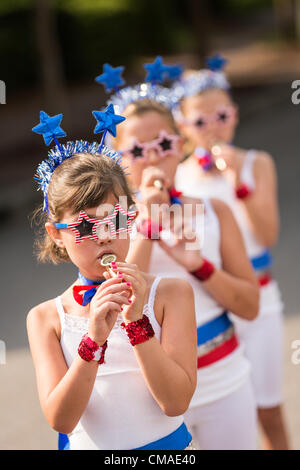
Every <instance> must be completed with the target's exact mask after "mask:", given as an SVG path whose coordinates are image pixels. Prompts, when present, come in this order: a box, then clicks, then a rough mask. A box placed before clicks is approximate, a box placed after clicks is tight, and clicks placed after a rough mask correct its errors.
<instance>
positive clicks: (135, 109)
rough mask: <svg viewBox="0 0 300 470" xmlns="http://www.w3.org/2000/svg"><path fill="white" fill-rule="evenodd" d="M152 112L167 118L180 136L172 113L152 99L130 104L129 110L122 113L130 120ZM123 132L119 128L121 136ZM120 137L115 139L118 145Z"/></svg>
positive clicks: (126, 109)
mask: <svg viewBox="0 0 300 470" xmlns="http://www.w3.org/2000/svg"><path fill="white" fill-rule="evenodd" d="M151 111H154V112H157V113H158V114H160V115H161V116H163V117H165V118H166V120H167V121H168V123H169V124H170V126H171V128H172V129H173V131H174V132H175V134H179V129H178V127H177V124H176V122H175V120H174V117H173V114H172V112H171V111H170V110H169V109H168V108H166V107H165V106H164V105H163V104H161V103H158V102H157V101H155V100H152V99H150V98H143V99H141V100H137V101H134V102H133V103H130V104H129V105H128V106H127V108H125V110H124V111H123V112H122V116H125V117H126V118H130V117H131V116H142V115H143V114H146V113H148V112H151ZM121 132H122V126H120V128H119V133H118V135H119V136H120V134H121ZM118 135H117V137H116V139H115V141H116V143H118Z"/></svg>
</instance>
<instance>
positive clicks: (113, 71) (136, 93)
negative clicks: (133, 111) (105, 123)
mask: <svg viewBox="0 0 300 470" xmlns="http://www.w3.org/2000/svg"><path fill="white" fill-rule="evenodd" d="M144 68H145V70H146V72H147V75H146V77H145V82H144V83H140V84H138V85H135V86H133V87H125V88H122V89H120V88H119V86H120V85H123V84H124V83H125V82H124V80H123V79H122V77H121V74H122V72H123V70H124V67H115V68H113V67H111V66H110V65H109V64H104V66H103V73H102V75H99V76H98V77H96V79H95V80H96V82H97V83H102V84H103V85H104V86H105V89H106V91H107V92H110V91H112V90H113V91H114V92H115V94H114V95H113V96H111V97H110V99H109V100H108V104H109V105H111V104H112V105H113V106H114V108H115V110H116V112H118V113H122V111H123V110H124V109H125V108H126V107H127V106H128V105H129V104H130V103H132V102H134V101H137V100H139V99H144V98H148V99H153V100H155V101H157V102H159V103H161V104H163V105H164V106H166V107H167V108H169V109H172V108H173V107H175V106H177V99H176V96H175V95H174V93H173V92H172V90H171V89H169V88H165V87H163V86H161V85H160V84H161V83H162V82H163V81H164V80H179V79H180V76H181V74H182V72H183V68H182V67H181V66H180V65H165V64H163V61H162V58H161V57H160V56H157V57H156V59H155V60H154V62H153V63H152V64H144Z"/></svg>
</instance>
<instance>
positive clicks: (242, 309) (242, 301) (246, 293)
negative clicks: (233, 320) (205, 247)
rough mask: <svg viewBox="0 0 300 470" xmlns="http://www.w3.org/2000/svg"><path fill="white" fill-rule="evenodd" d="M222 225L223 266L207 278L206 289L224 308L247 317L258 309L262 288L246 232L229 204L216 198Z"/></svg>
mask: <svg viewBox="0 0 300 470" xmlns="http://www.w3.org/2000/svg"><path fill="white" fill-rule="evenodd" d="M212 203H213V206H214V209H215V211H216V213H217V215H218V217H219V223H220V228H221V247H220V248H221V255H222V261H223V267H222V268H223V269H216V270H215V272H214V274H213V275H212V276H211V277H210V278H209V279H208V280H207V281H205V282H204V286H205V289H206V290H207V291H208V292H209V293H210V294H211V295H212V296H213V297H214V298H215V299H216V300H217V301H218V303H219V304H220V305H223V306H224V308H226V309H227V310H230V311H231V312H232V313H234V314H236V315H237V316H239V317H242V318H245V319H247V320H252V319H254V318H255V317H256V316H257V313H258V301H259V288H258V285H257V281H256V278H255V274H254V272H253V269H252V266H251V264H250V262H249V259H248V256H247V253H246V249H245V246H244V242H243V239H242V235H241V233H240V230H239V227H238V225H237V223H236V221H235V219H234V217H233V214H232V212H231V210H230V209H229V207H228V206H227V205H226V204H224V203H222V202H221V201H217V200H214V201H212Z"/></svg>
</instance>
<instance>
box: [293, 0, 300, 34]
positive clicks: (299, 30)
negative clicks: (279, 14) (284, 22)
mask: <svg viewBox="0 0 300 470" xmlns="http://www.w3.org/2000/svg"><path fill="white" fill-rule="evenodd" d="M293 7H294V15H293V16H294V21H295V35H296V39H297V41H298V43H300V0H293Z"/></svg>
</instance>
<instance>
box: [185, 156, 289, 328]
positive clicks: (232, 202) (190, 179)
mask: <svg viewBox="0 0 300 470" xmlns="http://www.w3.org/2000/svg"><path fill="white" fill-rule="evenodd" d="M255 158H256V152H255V151H254V150H250V151H249V152H247V154H246V157H245V160H244V164H243V167H242V170H241V181H242V182H243V183H245V184H247V186H248V187H249V188H250V189H251V190H254V189H255V179H254V175H253V163H254V161H255ZM176 188H177V189H178V190H180V191H183V192H184V194H186V195H187V196H190V197H196V198H203V197H204V198H206V197H211V198H216V199H221V200H222V201H223V202H225V203H227V204H228V206H229V207H230V208H231V210H232V213H233V215H234V216H235V219H236V221H237V223H238V225H239V228H240V230H241V233H242V236H243V239H244V243H245V247H246V251H247V254H248V256H249V258H255V257H257V256H259V255H261V254H262V253H263V252H264V251H265V250H266V248H265V247H264V246H263V245H262V244H261V243H260V242H259V241H258V240H257V238H256V236H255V235H254V233H253V231H252V227H251V224H250V221H249V217H248V215H247V212H246V209H245V207H244V204H243V202H242V201H240V200H239V199H238V198H237V197H236V195H235V189H234V181H233V177H232V174H231V173H230V172H228V171H225V172H223V173H221V172H220V173H218V174H212V175H210V174H206V175H205V176H203V170H202V169H201V168H200V166H199V170H198V171H197V170H196V168H195V167H194V166H188V165H186V164H181V165H179V167H178V169H177V173H176ZM282 308H283V303H282V299H281V293H280V290H279V288H278V285H277V282H276V281H275V280H272V281H271V282H270V283H269V284H267V285H266V286H264V287H262V288H261V289H260V311H259V312H260V314H263V315H265V314H272V313H277V312H278V310H282ZM235 319H236V320H237V321H238V320H239V319H238V318H237V317H235Z"/></svg>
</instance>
